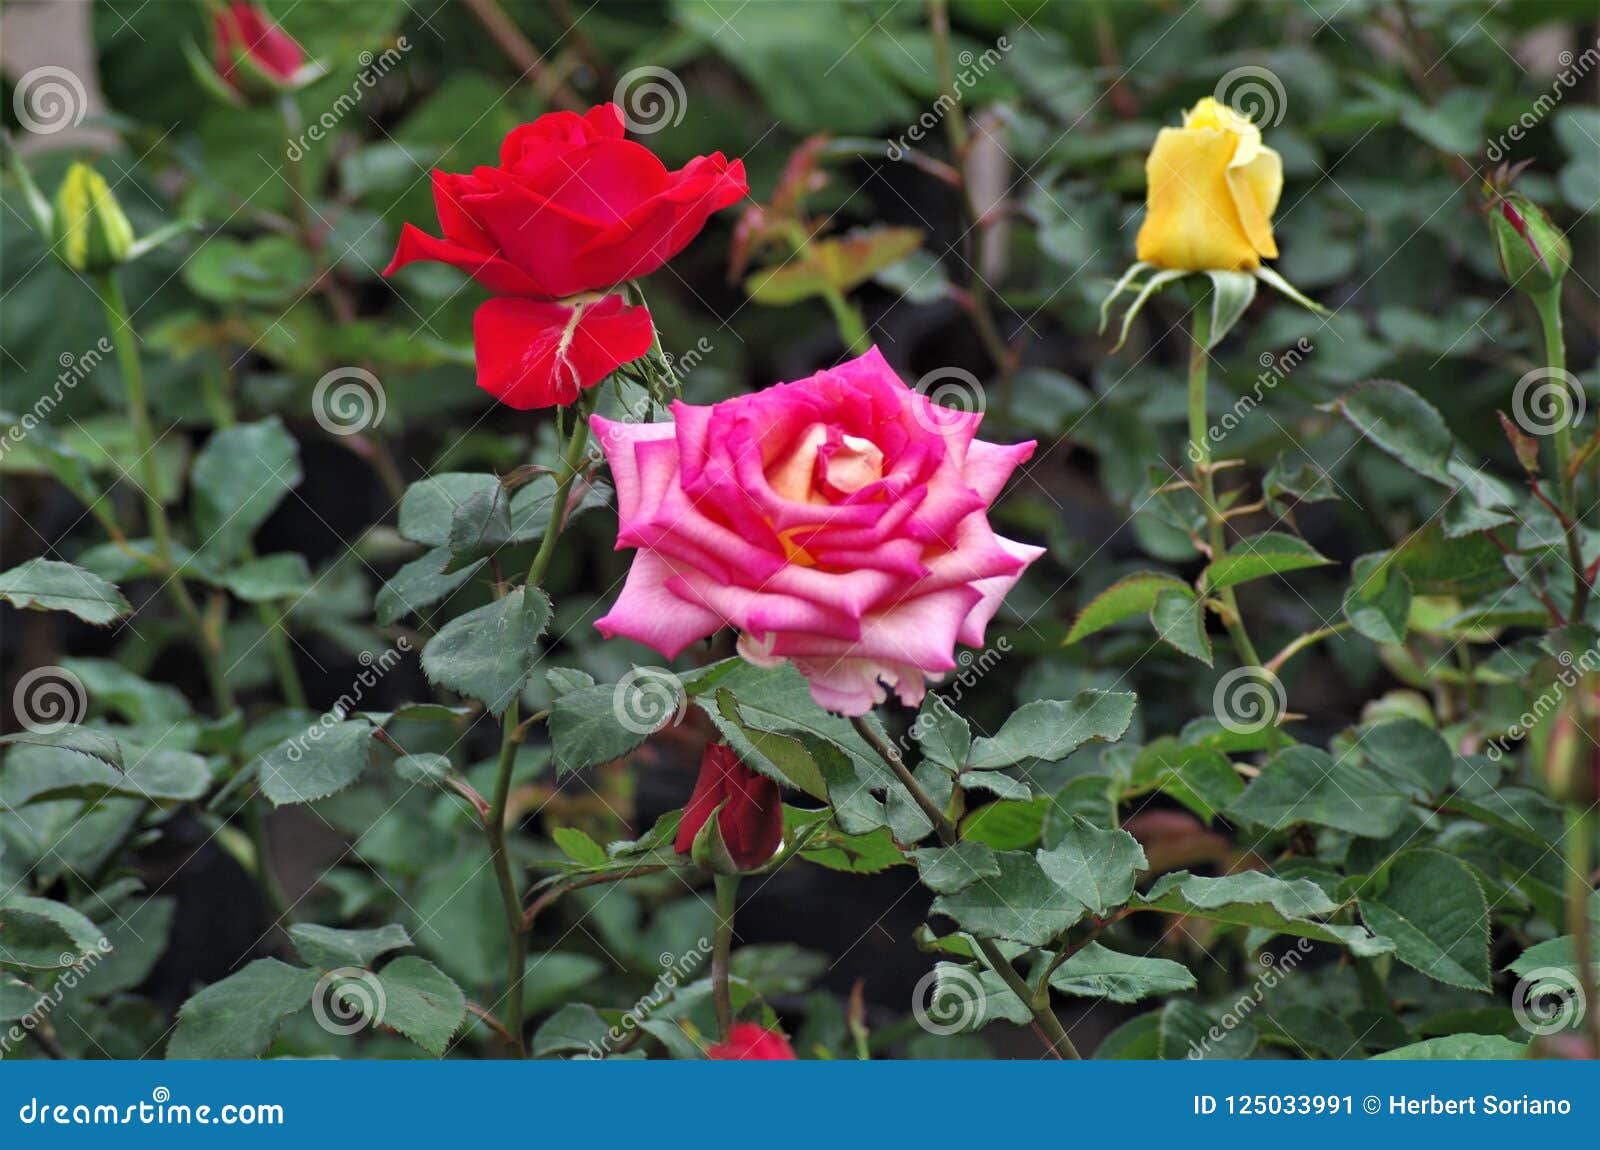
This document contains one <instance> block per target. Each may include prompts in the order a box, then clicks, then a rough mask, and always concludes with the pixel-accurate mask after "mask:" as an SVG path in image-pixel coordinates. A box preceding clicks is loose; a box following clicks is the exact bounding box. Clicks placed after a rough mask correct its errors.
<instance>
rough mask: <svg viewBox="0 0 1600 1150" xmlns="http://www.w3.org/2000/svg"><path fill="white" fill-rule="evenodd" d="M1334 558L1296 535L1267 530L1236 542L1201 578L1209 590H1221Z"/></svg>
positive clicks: (1317, 565)
mask: <svg viewBox="0 0 1600 1150" xmlns="http://www.w3.org/2000/svg"><path fill="white" fill-rule="evenodd" d="M1331 562H1333V560H1331V559H1329V558H1328V557H1327V556H1325V555H1321V554H1319V553H1318V552H1317V549H1316V548H1315V547H1312V546H1311V544H1309V543H1307V542H1306V541H1305V540H1304V539H1301V538H1300V537H1299V536H1297V535H1285V534H1283V533H1282V532H1280V531H1266V532H1263V533H1262V534H1260V535H1252V536H1251V537H1250V538H1248V539H1245V540H1241V541H1240V542H1238V543H1236V544H1234V545H1233V547H1232V548H1231V549H1230V550H1229V552H1228V553H1227V554H1226V555H1224V556H1223V557H1222V558H1221V559H1213V560H1212V561H1211V562H1210V563H1208V564H1207V565H1206V569H1205V572H1204V574H1203V575H1202V576H1201V579H1202V581H1203V583H1204V585H1205V587H1206V588H1207V589H1208V590H1211V591H1220V590H1222V589H1223V588H1225V587H1235V586H1237V585H1239V584H1240V583H1248V582H1249V581H1250V580H1252V579H1262V578H1265V577H1266V576H1268V575H1284V574H1287V573H1288V572H1290V571H1300V570H1303V569H1305V568H1307V567H1322V566H1324V565H1326V564H1328V563H1331Z"/></svg>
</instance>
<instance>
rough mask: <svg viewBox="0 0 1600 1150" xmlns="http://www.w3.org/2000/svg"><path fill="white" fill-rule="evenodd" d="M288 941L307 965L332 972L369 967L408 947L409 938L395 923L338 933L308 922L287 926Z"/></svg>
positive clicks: (338, 931)
mask: <svg viewBox="0 0 1600 1150" xmlns="http://www.w3.org/2000/svg"><path fill="white" fill-rule="evenodd" d="M289 939H290V941H291V942H293V943H294V949H295V951H296V953H298V954H299V955H300V957H301V958H302V959H303V960H304V961H305V963H306V965H308V966H315V967H317V968H319V969H321V970H333V969H335V968H337V967H341V966H366V967H370V966H371V965H372V964H373V962H374V961H375V960H376V959H377V958H378V956H379V955H383V954H388V953H389V952H390V951H391V950H402V949H404V948H405V947H408V946H410V945H411V936H410V935H409V934H407V933H406V928H405V927H403V926H401V925H400V924H399V923H393V922H392V923H390V924H389V925H387V926H380V927H375V928H373V929H371V930H339V929H338V928H336V927H331V926H319V925H317V924H316V923H311V922H297V923H295V924H293V925H292V926H290V927H289Z"/></svg>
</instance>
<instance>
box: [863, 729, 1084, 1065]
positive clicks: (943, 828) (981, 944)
mask: <svg viewBox="0 0 1600 1150" xmlns="http://www.w3.org/2000/svg"><path fill="white" fill-rule="evenodd" d="M850 722H851V724H852V725H853V726H854V727H855V729H856V731H857V732H858V733H859V734H860V735H861V737H862V738H863V739H865V740H866V741H867V743H868V745H870V746H871V747H872V749H873V750H874V751H877V752H878V757H879V758H881V759H882V760H883V761H884V762H885V763H888V764H889V769H890V770H891V771H893V772H894V774H895V777H896V778H897V779H899V780H900V784H901V785H902V786H903V787H905V789H906V791H907V792H908V793H909V794H910V795H911V798H912V799H913V800H914V801H915V802H916V804H917V806H919V807H920V808H922V813H923V814H925V815H927V816H928V820H929V821H930V822H932V823H933V829H934V830H935V831H936V832H937V833H938V835H939V841H940V842H942V843H943V844H944V845H945V846H947V847H949V846H955V845H956V843H957V842H958V841H959V840H960V835H959V834H958V832H957V830H956V825H955V824H954V823H953V822H951V821H950V816H948V815H946V814H945V813H944V811H942V810H940V809H939V804H938V803H936V802H934V801H933V798H932V796H930V795H929V794H928V792H927V791H925V790H923V789H922V786H921V784H920V783H918V782H917V780H916V779H915V778H914V777H913V776H912V774H911V771H910V769H909V768H907V766H906V764H905V760H904V759H902V758H901V757H900V751H899V750H898V749H897V748H896V747H895V746H894V744H893V743H891V742H889V741H888V740H887V739H885V738H884V737H883V736H882V735H881V734H879V733H878V731H876V730H875V729H873V727H872V725H871V724H870V723H868V722H867V716H865V715H856V716H854V717H852V718H851V720H850ZM973 942H974V943H976V944H977V947H978V950H979V951H981V952H982V953H983V958H984V961H985V962H987V963H988V964H989V966H990V968H991V969H992V970H993V971H994V972H995V973H996V974H998V975H999V976H1000V979H1001V981H1003V982H1004V983H1005V984H1006V987H1007V988H1008V989H1009V990H1010V991H1011V993H1012V994H1014V995H1016V996H1017V999H1018V1000H1019V1001H1020V1002H1021V1003H1022V1004H1023V1005H1025V1006H1026V1007H1027V1008H1028V1009H1029V1011H1031V1012H1032V1014H1033V1029H1034V1032H1035V1033H1037V1034H1038V1036H1039V1040H1040V1041H1041V1042H1043V1043H1044V1044H1045V1048H1046V1049H1047V1050H1049V1052H1050V1053H1051V1054H1052V1055H1054V1056H1055V1057H1056V1058H1082V1057H1083V1056H1082V1055H1081V1054H1079V1053H1078V1048H1077V1047H1076V1046H1074V1045H1073V1044H1072V1039H1070V1038H1068V1037H1067V1032H1066V1031H1065V1030H1064V1029H1062V1026H1061V1020H1060V1019H1059V1018H1057V1017H1056V1015H1055V1011H1053V1010H1051V1009H1050V1006H1049V1004H1048V1003H1044V1004H1040V1003H1036V1002H1034V1000H1033V994H1032V993H1031V992H1030V991H1029V990H1028V984H1027V983H1026V982H1024V981H1023V979H1022V976H1021V975H1020V974H1018V973H1017V972H1016V968H1015V967H1013V966H1012V965H1011V962H1010V960H1009V959H1007V958H1006V956H1005V955H1004V954H1002V953H1000V948H999V947H998V946H996V945H995V944H994V942H993V940H991V939H987V938H978V937H977V936H973Z"/></svg>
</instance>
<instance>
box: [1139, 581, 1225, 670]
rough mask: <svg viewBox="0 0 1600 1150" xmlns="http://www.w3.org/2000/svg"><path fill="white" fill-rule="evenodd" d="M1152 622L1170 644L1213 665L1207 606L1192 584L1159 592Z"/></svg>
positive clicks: (1151, 609) (1206, 663)
mask: <svg viewBox="0 0 1600 1150" xmlns="http://www.w3.org/2000/svg"><path fill="white" fill-rule="evenodd" d="M1150 622H1151V623H1153V624H1155V628H1156V634H1157V635H1160V636H1161V638H1162V640H1163V641H1164V642H1166V643H1167V644H1168V645H1170V646H1172V647H1174V648H1176V649H1177V650H1179V651H1181V652H1182V653H1183V654H1185V655H1188V656H1189V657H1190V658H1191V659H1198V660H1199V661H1200V662H1202V663H1204V664H1205V665H1206V666H1208V667H1209V666H1211V636H1210V635H1208V634H1207V633H1206V609H1205V604H1203V603H1202V602H1201V601H1200V600H1199V599H1198V598H1197V597H1196V596H1195V593H1194V592H1193V591H1191V590H1190V589H1189V588H1188V587H1184V588H1183V589H1182V590H1181V591H1180V590H1167V591H1163V592H1161V594H1159V595H1157V596H1156V601H1155V605H1154V606H1153V607H1151V608H1150Z"/></svg>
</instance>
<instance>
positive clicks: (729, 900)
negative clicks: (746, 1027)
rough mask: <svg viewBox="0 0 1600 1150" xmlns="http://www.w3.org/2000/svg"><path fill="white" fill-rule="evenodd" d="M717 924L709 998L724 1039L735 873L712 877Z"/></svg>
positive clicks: (728, 1021) (729, 1015) (728, 1023)
mask: <svg viewBox="0 0 1600 1150" xmlns="http://www.w3.org/2000/svg"><path fill="white" fill-rule="evenodd" d="M716 889H717V925H716V930H715V932H714V933H713V934H712V936H711V1000H712V1002H713V1003H714V1004H715V1006H716V1009H717V1032H718V1033H719V1034H720V1035H721V1036H722V1041H724V1042H726V1041H728V1031H729V1030H730V1029H732V1027H733V995H732V993H731V992H730V991H729V989H728V973H729V967H730V959H731V958H732V953H733V914H734V911H735V909H736V908H737V906H738V901H739V876H738V875H736V874H719V875H717V876H716Z"/></svg>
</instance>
